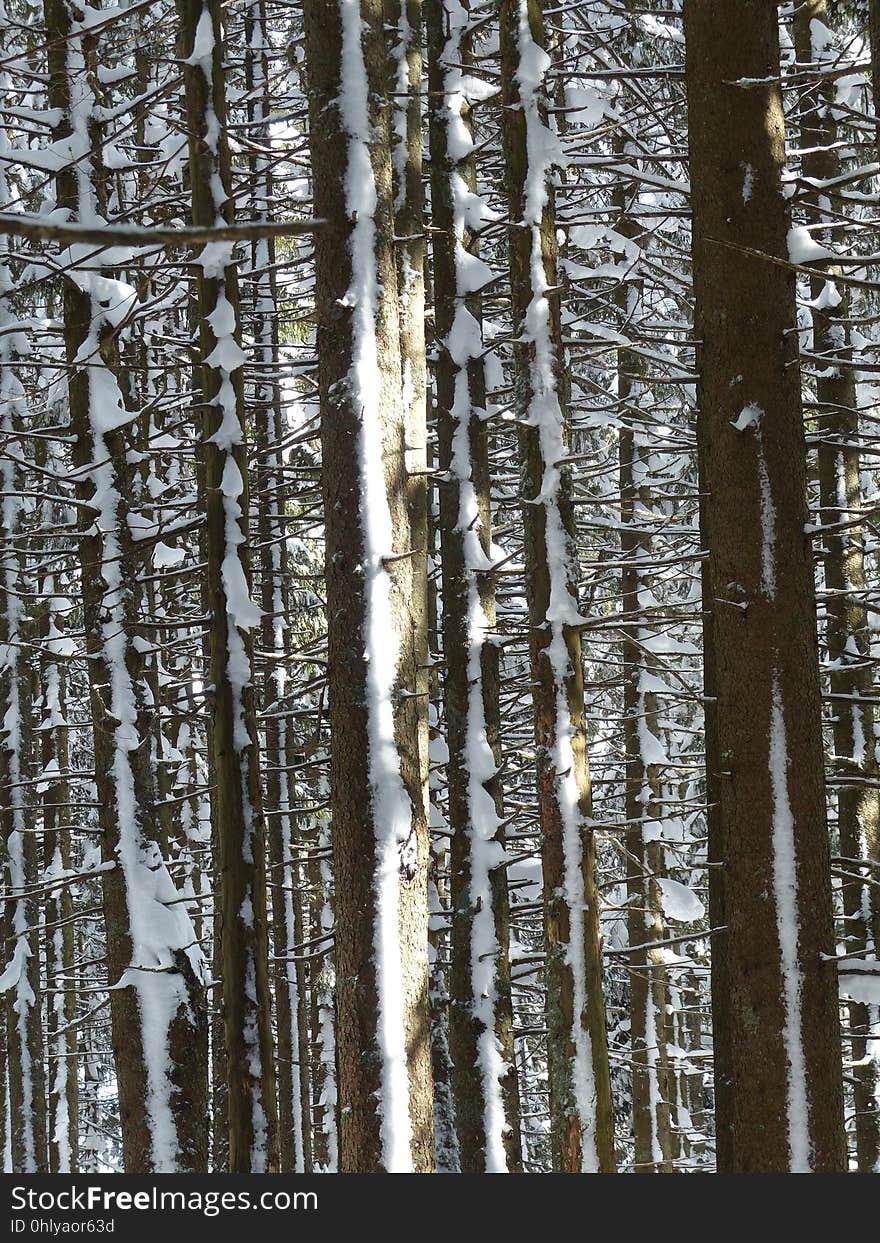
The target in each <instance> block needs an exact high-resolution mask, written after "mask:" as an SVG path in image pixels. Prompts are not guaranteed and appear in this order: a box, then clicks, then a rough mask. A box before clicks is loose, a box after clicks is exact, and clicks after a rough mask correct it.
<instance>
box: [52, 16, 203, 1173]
mask: <svg viewBox="0 0 880 1243" xmlns="http://www.w3.org/2000/svg"><path fill="white" fill-rule="evenodd" d="M45 13H46V27H47V31H48V32H49V35H50V39H49V44H48V48H49V50H48V57H49V76H50V88H49V102H50V106H52V107H53V108H56V109H57V110H58V112H59V114H60V117H61V119H60V121H59V123H58V125H57V127H56V129H55V132H54V137H55V139H56V141H58V140H61V139H69V138H72V137H74V138H75V140H76V141H77V142H82V140H83V138H86V141H87V144H88V145H87V151H86V152H83V155H84V156H86V155H87V156H88V158H87V159H84V161H83V163H84V169H83V172H82V173H80V175H79V176H78V175H77V172H76V170H75V168H74V166H73V165H67V166H65V167H63V168H62V169H60V170H59V172H58V173H57V174H56V179H55V196H56V202H57V204H58V206H59V207H64V208H66V209H67V210H68V211H69V213H70V215H71V218H72V219H74V220H76V219H83V218H88V219H92V220H95V219H98V220H100V219H101V218H102V216H103V212H104V209H105V204H104V203H103V199H102V188H103V187H104V186H105V185H106V175H105V173H104V169H103V165H102V162H101V133H100V127H99V123H98V120H97V118H96V116H95V112H94V111H93V106H94V101H95V90H96V83H97V78H96V74H95V61H94V46H93V44H92V42H91V38H90V36H89V35H88V33H87V31H86V30H85V29H84V27H83V25H81V24H80V22H79V19H76V20H74V19H73V18H72V17H71V11H70V8H69V6H68V5H67V4H65V3H63V0H46V6H45ZM83 123H84V124H85V131H86V132H85V134H84V133H83V130H82V125H83ZM96 269H97V274H96ZM101 280H102V277H101V276H100V267H99V265H98V264H96V263H95V261H94V260H93V261H91V263H90V264H89V263H83V266H82V267H78V266H77V263H76V259H74V262H73V265H72V269H71V270H70V271H69V272H68V274H67V276H66V278H65V280H64V293H63V297H64V305H63V317H64V337H65V348H66V360H67V367H68V401H69V409H70V424H71V432H72V434H73V438H74V443H73V451H72V456H73V465H74V469H75V478H76V480H77V492H78V495H79V498H80V500H82V501H84V502H86V505H87V506H88V508H86V507H83V508H81V509H80V511H79V512H80V514H81V522H80V536H79V559H80V573H81V590H82V600H83V611H84V616H85V632H86V648H87V652H88V656H89V679H90V692H91V695H90V701H91V713H92V723H93V731H94V751H95V772H96V782H97V788H98V803H99V813H98V814H99V823H100V827H101V848H102V858H103V860H104V863H105V864H107V865H109V866H108V867H107V868H106V869H105V870H104V871H103V873H102V887H103V894H104V917H105V928H106V938H107V964H108V970H109V977H110V986H111V988H110V1014H111V1036H112V1042H113V1055H114V1060H115V1064H116V1076H117V1086H118V1092H119V1111H120V1118H121V1123H122V1143H123V1160H124V1164H125V1169H126V1171H127V1172H138V1173H152V1172H160V1171H167V1172H176V1171H198V1170H204V1169H205V1167H206V1163H207V1152H206V1143H207V1141H206V1135H207V1131H206V1126H205V1118H206V1112H207V1110H206V1090H207V1076H206V1055H205V1051H206V1013H205V1003H204V995H203V984H202V980H201V977H200V970H201V960H200V957H199V955H198V949H197V946H196V945H195V937H194V933H193V929H192V925H191V923H190V921H189V916H188V915H187V914H186V911H185V908H184V907H182V906H181V905H179V904H178V903H177V897H178V895H177V891H176V889H175V887H174V884H173V882H172V880H171V878H170V876H169V875H168V871H167V869H166V866H165V862H164V860H163V858H162V854H161V851H160V849H159V846H158V842H159V840H160V838H161V826H160V823H159V818H158V814H157V810H156V807H155V803H154V801H153V797H152V791H153V782H152V773H151V771H150V748H149V741H150V714H149V710H148V708H147V705H146V702H145V696H144V694H143V666H144V661H143V655H142V652H141V646H140V645H139V643H138V642H136V640H138V639H140V638H141V637H142V636H141V635H140V634H139V622H140V616H139V598H138V583H139V579H140V575H141V573H142V569H143V558H142V554H141V552H140V550H139V549H138V548H137V546H136V544H135V541H134V539H133V537H132V535H131V529H130V526H129V522H128V516H129V513H130V512H131V509H132V505H131V497H132V466H131V464H130V461H129V457H128V451H129V448H130V435H131V427H132V424H133V422H134V421H135V420H136V417H137V412H136V409H134V408H133V406H132V394H131V391H130V388H129V385H128V381H127V378H126V377H125V375H124V373H123V371H122V368H121V364H120V359H119V349H118V333H117V325H116V324H115V323H114V322H113V320H112V318H111V316H110V314H109V313H108V310H107V304H108V301H111V302H112V299H107V297H106V293H105V294H104V300H103V301H102V285H101ZM117 301H118V299H117ZM89 509H91V511H92V512H91V513H89Z"/></svg>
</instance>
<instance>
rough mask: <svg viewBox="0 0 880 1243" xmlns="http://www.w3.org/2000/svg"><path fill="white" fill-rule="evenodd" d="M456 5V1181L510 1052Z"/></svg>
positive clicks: (441, 433) (447, 571) (490, 1157)
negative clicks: (457, 1173)
mask: <svg viewBox="0 0 880 1243" xmlns="http://www.w3.org/2000/svg"><path fill="white" fill-rule="evenodd" d="M469 20H470V13H469V6H468V5H461V4H458V3H455V4H448V3H441V4H438V5H435V6H432V7H431V8H430V9H429V11H428V32H429V53H430V76H429V88H430V93H431V99H432V101H433V108H432V110H431V127H430V143H431V202H432V209H433V210H432V221H433V225H434V230H435V231H434V233H433V234H432V237H433V250H434V307H435V311H434V326H435V332H436V337H437V346H438V357H437V366H436V376H437V381H436V383H437V419H438V439H439V450H440V454H439V464H440V470H441V478H442V480H443V482H442V483H441V485H440V532H441V535H440V538H441V556H442V583H443V596H442V598H443V613H442V626H443V657H444V664H445V678H444V700H445V715H446V726H447V742H448V746H449V764H448V768H447V774H448V792H449V827H450V829H451V832H452V842H451V856H450V870H451V875H450V890H451V903H452V963H451V972H450V988H451V992H450V1021H449V1047H450V1053H451V1056H452V1068H453V1069H452V1087H453V1094H454V1102H455V1120H456V1129H457V1133H458V1148H459V1160H460V1165H461V1171H462V1173H483V1172H487V1173H497V1172H505V1171H511V1172H513V1171H516V1170H517V1169H518V1168H519V1166H520V1163H521V1157H520V1136H519V1094H518V1091H517V1080H516V1068H515V1065H514V1054H513V1012H512V1005H511V996H510V956H509V939H510V934H509V912H508V894H507V873H506V867H505V864H506V856H505V853H504V830H503V825H502V818H501V817H502V805H501V788H500V784H499V781H498V777H497V771H498V768H499V765H500V761H501V755H500V744H499V736H498V726H499V709H498V648H497V647H496V646H495V644H494V643H493V641H492V636H491V633H490V632H491V630H492V628H493V627H494V625H495V593H494V585H493V583H492V579H491V577H490V570H491V544H492V540H491V519H490V513H489V454H488V444H487V435H486V425H485V422H484V419H485V414H486V411H485V403H486V392H485V387H486V386H485V376H484V372H483V361H482V353H483V339H482V330H481V325H480V299H479V294H478V292H477V290H478V289H479V287H480V285H482V284H485V283H486V281H487V280H489V279H491V277H492V272H491V270H490V269H489V268H488V267H487V266H486V265H485V264H484V263H482V261H481V260H480V259H479V258H478V257H477V253H476V252H477V250H478V239H477V234H476V231H477V229H478V228H479V225H480V224H481V223H483V222H484V221H485V220H488V219H491V213H490V212H489V209H488V208H487V207H484V206H482V204H481V203H480V202H479V200H478V198H477V194H476V177H475V165H474V158H473V153H472V149H473V139H472V137H471V134H470V121H469V117H468V112H469V105H468V103H467V102H466V100H465V97H464V94H463V77H464V73H465V70H466V67H467V64H468V62H469V60H470V48H469V43H470V38H469V32H468V23H469Z"/></svg>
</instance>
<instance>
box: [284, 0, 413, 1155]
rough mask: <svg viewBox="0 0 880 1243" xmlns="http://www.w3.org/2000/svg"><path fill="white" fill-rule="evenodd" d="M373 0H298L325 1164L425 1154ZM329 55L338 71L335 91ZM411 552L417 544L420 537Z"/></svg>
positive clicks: (404, 548)
mask: <svg viewBox="0 0 880 1243" xmlns="http://www.w3.org/2000/svg"><path fill="white" fill-rule="evenodd" d="M383 18H384V6H383V4H382V0H362V3H361V4H360V5H359V6H358V5H356V4H355V5H352V4H348V3H332V4H331V3H325V2H324V0H307V3H306V4H305V25H306V48H307V64H308V74H309V88H310V89H309V118H310V142H311V151H312V162H313V169H314V185H315V205H316V209H317V210H318V211H319V212H320V214H321V217H322V218H323V219H326V220H327V222H328V223H327V227H326V228H325V229H324V230H323V231H322V232H321V234H320V235H319V237H318V239H316V249H315V262H316V300H317V318H318V358H319V380H320V401H321V444H322V453H323V464H324V470H323V494H324V516H325V530H326V552H325V566H326V577H327V611H328V634H329V651H328V656H329V692H330V730H331V736H332V744H333V745H332V751H331V809H332V816H333V850H334V860H335V883H336V917H337V920H336V972H337V1000H336V1005H337V1025H338V1026H337V1042H338V1045H337V1047H338V1067H339V1080H338V1090H339V1105H340V1128H341V1134H340V1168H341V1170H342V1171H343V1172H351V1171H371V1170H382V1169H384V1170H386V1171H389V1172H392V1171H405V1170H416V1171H427V1170H430V1169H431V1168H433V1163H434V1155H433V1118H432V1089H431V1062H430V1015H429V1007H428V971H427V953H428V936H427V860H428V832H427V817H426V812H425V806H424V794H423V789H424V787H423V777H424V767H423V765H424V761H423V758H422V753H421V749H422V745H423V740H422V736H421V733H420V731H419V730H418V729H417V728H415V727H414V723H413V714H412V713H411V711H410V710H409V707H408V700H409V699H410V698H411V697H412V696H413V695H414V694H416V693H417V691H418V686H419V684H420V679H421V676H422V674H421V671H420V670H419V669H418V668H417V661H416V660H415V659H414V653H415V651H416V650H417V647H418V646H420V645H421V641H419V644H416V643H415V642H414V634H415V632H416V631H417V629H418V627H419V626H420V625H423V624H424V621H423V619H422V618H420V617H419V616H417V613H416V611H414V609H413V605H412V602H413V601H420V600H422V599H423V596H424V592H425V586H424V576H425V574H426V565H425V559H424V557H423V556H421V557H420V556H417V555H413V554H414V553H416V552H417V551H418V550H417V549H414V548H413V546H412V544H411V531H410V520H409V513H408V508H407V500H408V485H407V476H406V463H405V450H406V439H405V419H404V412H403V408H402V400H401V394H402V375H401V352H400V330H399V313H398V290H397V262H396V256H395V250H394V241H393V239H394V205H393V197H392V163H391V140H390V128H389V120H388V108H387V72H388V70H387V66H388V51H387V47H386V44H385V39H384V32H383ZM343 61H344V63H345V80H344V90H343V89H342V85H343V78H342V74H343ZM423 547H424V545H423Z"/></svg>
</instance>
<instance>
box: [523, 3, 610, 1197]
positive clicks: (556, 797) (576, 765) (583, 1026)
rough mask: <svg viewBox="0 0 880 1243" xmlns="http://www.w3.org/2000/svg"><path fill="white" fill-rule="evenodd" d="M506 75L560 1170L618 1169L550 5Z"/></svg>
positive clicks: (526, 25) (532, 16)
mask: <svg viewBox="0 0 880 1243" xmlns="http://www.w3.org/2000/svg"><path fill="white" fill-rule="evenodd" d="M500 12H501V66H502V70H501V77H502V90H503V96H504V102H505V106H506V109H507V111H506V113H505V122H504V147H505V156H506V162H507V185H508V198H509V204H510V233H511V241H510V281H511V300H512V306H513V324H514V333H515V339H516V343H515V347H514V349H515V367H516V373H515V402H516V412H517V419H518V425H519V441H520V458H521V486H522V499H523V502H524V504H523V524H524V527H525V557H526V584H527V592H528V606H529V630H530V642H529V648H530V659H531V670H532V693H533V696H534V710H535V740H536V744H537V752H538V801H539V814H540V820H541V842H542V868H543V880H544V930H545V936H546V947H545V952H546V1004H547V1023H548V1059H549V1073H550V1126H551V1142H552V1156H553V1168H554V1169H555V1170H559V1171H561V1172H565V1173H577V1172H581V1171H583V1172H599V1171H607V1170H611V1169H613V1167H614V1154H613V1144H612V1117H611V1086H610V1076H609V1069H608V1043H607V1034H606V1030H605V1011H604V1004H603V996H602V960H601V953H600V949H599V908H598V893H597V890H596V877H595V843H594V838H593V833H592V826H591V822H590V818H591V800H590V777H589V765H588V760H587V740H586V730H585V725H584V687H583V667H582V663H581V640H580V631H579V630H578V625H579V624H580V622H581V621H582V620H583V619H582V618H581V616H580V613H579V611H578V598H577V558H576V553H575V546H574V516H573V512H572V508H571V503H570V495H569V481H568V478H567V471H566V469H565V467H564V466H563V465H562V464H561V462H562V459H564V458H565V457H566V455H567V431H566V414H565V409H564V404H563V385H562V375H563V358H562V333H561V323H560V313H559V291H558V278H557V271H556V222H555V208H554V201H553V191H552V183H551V168H552V164H553V160H554V155H555V154H556V152H557V150H558V146H557V141H556V138H555V135H554V134H553V132H552V131H551V130H550V128H549V127H548V123H547V104H546V85H545V77H546V73H547V69H548V68H549V65H550V58H549V56H548V54H547V52H546V50H545V46H544V43H545V35H544V17H543V6H542V4H541V3H539V2H538V0H502V3H501V9H500Z"/></svg>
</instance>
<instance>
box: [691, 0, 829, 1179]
mask: <svg viewBox="0 0 880 1243" xmlns="http://www.w3.org/2000/svg"><path fill="white" fill-rule="evenodd" d="M684 15H685V31H686V37H687V89H688V103H689V110H690V162H691V187H692V204H693V231H694V239H693V258H694V288H695V294H696V302H697V322H696V338H697V340H698V342H699V343H700V344H699V365H698V366H699V373H700V384H699V393H698V397H699V409H700V415H699V421H698V429H697V439H698V453H699V464H700V475H701V487H700V496H701V530H702V547H703V548H705V549H707V550H708V558H707V560H706V562H705V563H704V643H705V660H706V695H707V705H706V709H707V765H708V800H709V808H710V811H709V833H710V856H711V861H712V862H713V863H715V864H718V865H720V866H715V867H712V868H711V869H710V886H711V895H710V897H711V917H712V924H713V927H715V928H717V929H718V931H717V932H716V934H715V935H714V937H713V943H712V949H713V955H712V967H713V975H712V1000H713V1015H714V1031H715V1038H716V1043H715V1066H716V1083H717V1085H718V1090H717V1129H718V1168H719V1169H720V1170H722V1171H743V1172H759V1171H774V1170H776V1171H785V1170H790V1171H798V1170H801V1171H805V1170H815V1171H826V1170H828V1171H830V1170H840V1169H843V1168H844V1167H845V1160H846V1151H845V1144H844V1135H843V1125H842V1082H841V1061H840V1031H839V1024H838V1017H837V981H836V973H835V968H834V963H833V962H829V961H828V956H830V958H832V959H833V956H834V937H833V929H832V912H831V879H830V867H829V849H828V839H827V830H826V814H825V789H824V776H823V756H822V736H821V707H820V698H819V673H818V659H817V645H816V604H815V590H814V584H813V567H812V558H811V555H810V548H809V545H808V540H807V537H806V535H805V532H804V527H805V523H806V521H807V508H806V482H805V449H804V431H803V423H802V416H801V399H800V388H799V374H798V366H797V338H796V334H795V333H794V331H793V329H794V325H795V322H796V321H795V299H794V280H793V277H792V276H791V274H790V273H788V272H787V271H786V270H785V269H784V268H783V267H779V266H777V265H776V264H774V263H772V262H768V261H767V260H765V259H763V258H761V257H759V256H755V255H751V254H744V253H743V252H742V251H741V250H740V249H738V247H742V246H745V247H750V248H752V249H754V250H757V251H761V252H764V253H766V254H767V255H769V256H775V257H779V258H785V257H786V253H787V252H786V236H787V231H788V226H789V219H788V210H787V205H786V200H785V198H784V196H783V193H782V183H781V171H782V167H783V164H784V160H785V141H784V139H785V135H784V120H783V111H782V98H781V93H780V89H779V86H778V76H779V36H778V30H777V12H776V6H775V5H767V4H765V3H764V0H718V2H716V3H715V4H713V5H711V6H710V5H707V4H705V3H701V2H700V0H685V6H684ZM730 31H736V38H731V37H729V32H730ZM742 80H748V81H749V85H748V88H746V87H744V86H743V85H741V84H740V83H741V81H742Z"/></svg>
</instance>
